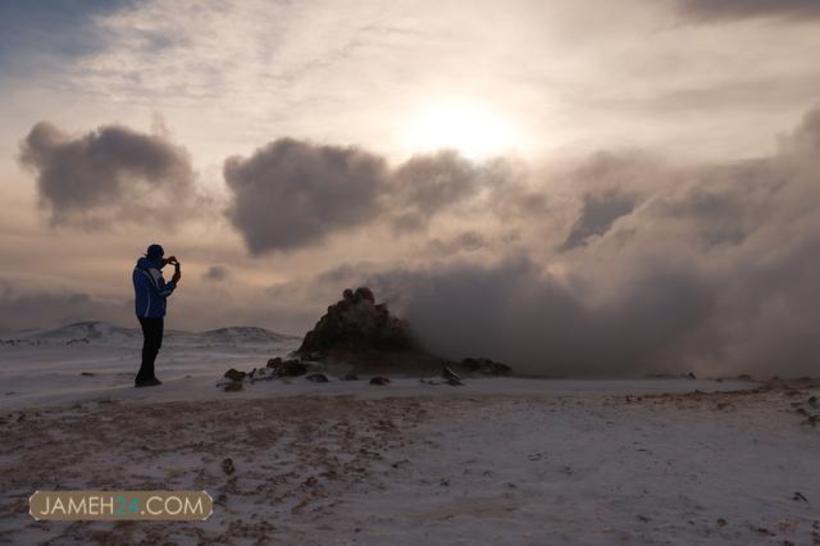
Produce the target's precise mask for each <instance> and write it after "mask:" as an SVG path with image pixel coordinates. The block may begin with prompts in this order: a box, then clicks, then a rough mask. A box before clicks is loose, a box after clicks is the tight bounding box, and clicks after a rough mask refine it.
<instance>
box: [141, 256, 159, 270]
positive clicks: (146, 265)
mask: <svg viewBox="0 0 820 546" xmlns="http://www.w3.org/2000/svg"><path fill="white" fill-rule="evenodd" d="M152 267H154V268H156V269H162V260H151V259H148V258H146V257H145V256H143V257H142V258H140V259H139V260H137V269H150V268H152Z"/></svg>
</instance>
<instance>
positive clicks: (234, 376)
mask: <svg viewBox="0 0 820 546" xmlns="http://www.w3.org/2000/svg"><path fill="white" fill-rule="evenodd" d="M246 375H248V374H246V373H245V372H240V371H239V370H235V369H234V368H231V369H230V370H228V371H227V372H225V376H224V377H225V379H230V380H231V381H242V380H243V379H245V376H246Z"/></svg>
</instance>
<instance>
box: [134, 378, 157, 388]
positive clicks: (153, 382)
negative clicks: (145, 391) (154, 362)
mask: <svg viewBox="0 0 820 546" xmlns="http://www.w3.org/2000/svg"><path fill="white" fill-rule="evenodd" d="M158 385H162V381H160V380H159V379H157V378H156V377H149V378H148V379H137V380H136V381H134V386H135V387H156V386H158Z"/></svg>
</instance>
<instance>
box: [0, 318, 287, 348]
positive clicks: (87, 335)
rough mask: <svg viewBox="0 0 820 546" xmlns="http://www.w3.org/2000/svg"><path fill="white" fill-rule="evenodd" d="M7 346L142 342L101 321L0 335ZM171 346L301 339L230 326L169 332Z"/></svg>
mask: <svg viewBox="0 0 820 546" xmlns="http://www.w3.org/2000/svg"><path fill="white" fill-rule="evenodd" d="M0 339H1V340H3V341H4V342H9V341H12V340H15V341H21V342H30V343H37V344H41V343H46V344H52V343H53V344H63V343H65V344H74V343H87V344H115V345H116V344H119V343H129V342H131V343H133V342H135V341H139V340H141V339H142V332H141V331H140V329H139V328H125V327H122V326H116V325H114V324H110V323H107V322H102V321H83V322H74V323H71V324H66V325H64V326H58V327H56V328H47V329H29V330H24V331H21V332H16V333H6V334H0ZM165 339H166V340H167V341H169V342H182V343H185V342H187V343H194V344H217V345H222V344H236V343H288V342H294V341H296V340H299V339H301V337H299V336H293V335H288V334H281V333H278V332H273V331H271V330H267V329H265V328H261V327H258V326H227V327H224V328H216V329H213V330H206V331H203V332H188V331H184V330H166V331H165Z"/></svg>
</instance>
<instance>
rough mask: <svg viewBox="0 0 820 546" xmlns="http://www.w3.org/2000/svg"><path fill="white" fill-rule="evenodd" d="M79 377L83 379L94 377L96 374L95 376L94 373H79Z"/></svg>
mask: <svg viewBox="0 0 820 546" xmlns="http://www.w3.org/2000/svg"><path fill="white" fill-rule="evenodd" d="M80 375H82V376H85V377H94V376H95V375H97V374H95V373H94V372H80Z"/></svg>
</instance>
